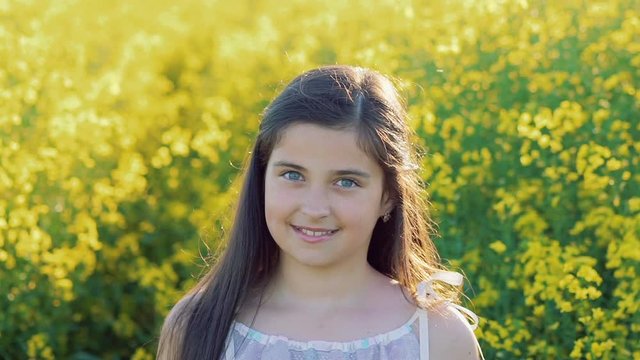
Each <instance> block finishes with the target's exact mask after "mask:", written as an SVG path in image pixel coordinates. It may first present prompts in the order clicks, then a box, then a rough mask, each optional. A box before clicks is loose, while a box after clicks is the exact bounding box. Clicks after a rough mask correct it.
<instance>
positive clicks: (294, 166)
mask: <svg viewBox="0 0 640 360" xmlns="http://www.w3.org/2000/svg"><path fill="white" fill-rule="evenodd" d="M273 166H274V167H289V168H292V169H296V170H300V171H306V170H307V169H305V168H304V167H303V166H300V165H298V164H294V163H290V162H287V161H276V162H275V163H273ZM334 174H336V175H340V176H345V175H352V176H358V177H361V178H366V179H368V178H370V177H371V175H369V173H367V172H364V171H362V170H356V169H341V170H335V171H334Z"/></svg>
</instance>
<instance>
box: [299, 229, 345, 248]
mask: <svg viewBox="0 0 640 360" xmlns="http://www.w3.org/2000/svg"><path fill="white" fill-rule="evenodd" d="M291 228H292V229H293V231H294V232H295V233H296V234H297V235H298V236H299V237H300V238H301V239H302V240H303V241H304V242H307V243H311V244H315V243H319V242H323V241H327V240H329V239H331V238H332V237H333V236H334V235H335V234H336V233H337V232H338V231H339V229H324V228H312V227H306V226H296V225H291ZM302 229H305V230H308V231H313V232H329V233H328V234H326V235H320V236H313V235H309V234H306V233H304V232H302Z"/></svg>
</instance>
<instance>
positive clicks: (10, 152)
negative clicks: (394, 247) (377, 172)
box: [0, 0, 640, 360]
mask: <svg viewBox="0 0 640 360" xmlns="http://www.w3.org/2000/svg"><path fill="white" fill-rule="evenodd" d="M335 63H346V64H354V65H360V66H366V67H371V68H374V69H377V70H379V71H380V72H383V73H386V74H389V75H390V76H392V77H393V78H394V79H395V80H394V81H395V83H396V84H397V86H398V87H399V88H400V89H401V91H402V94H403V96H404V97H405V98H406V99H407V106H408V109H409V113H410V122H411V124H412V126H413V128H414V129H415V130H416V134H417V136H416V138H415V139H414V140H415V143H416V145H417V146H419V147H420V148H421V149H422V151H423V153H424V154H425V155H424V157H423V158H422V162H423V166H424V172H423V178H424V180H425V181H426V182H427V183H428V187H429V193H430V196H431V203H432V207H433V209H432V215H433V217H434V218H435V220H436V221H437V222H438V224H439V229H438V231H439V235H438V237H436V238H435V242H436V244H437V246H438V248H439V250H440V253H441V256H442V258H443V259H444V261H445V262H446V263H447V264H449V266H450V267H451V268H452V269H453V270H456V271H461V272H463V273H464V274H465V276H466V277H467V283H466V286H465V294H466V295H467V297H468V299H467V300H465V301H464V302H463V305H465V306H467V307H469V308H471V309H472V310H473V311H475V312H476V313H477V314H479V315H480V317H481V322H480V328H479V330H477V331H476V334H477V336H478V337H479V339H480V342H481V345H482V347H483V349H484V352H485V355H486V358H487V359H569V358H572V359H640V315H639V314H640V312H639V310H640V309H639V308H640V281H639V280H638V274H639V272H640V171H639V169H640V164H639V162H640V157H639V153H640V106H639V105H640V89H639V88H638V85H639V84H640V2H639V1H637V0H606V1H595V0H594V1H587V0H567V1H546V0H531V1H527V0H494V1H489V0H486V1H481V0H477V1H472V0H449V1H446V0H428V1H427V0H424V1H419V0H376V1H370V0H368V1H364V0H353V1H346V0H333V1H313V2H311V1H301V0H291V1H286V2H282V1H276V0H264V1H260V0H235V1H231V2H227V1H218V0H183V1H179V2H176V1H166V0H154V1H150V0H129V1H98V0H84V1H81V0H56V1H53V0H0V309H2V310H1V311H0V358H2V359H27V358H29V359H54V358H56V359H75V360H90V359H128V358H133V359H151V358H153V357H154V354H155V349H156V346H157V339H158V334H159V328H160V326H161V324H162V320H163V318H164V316H165V315H166V314H167V312H168V311H169V309H170V308H171V306H172V305H173V304H174V303H175V302H176V301H177V300H178V299H179V298H180V296H181V294H183V293H184V291H185V290H186V289H188V288H190V287H191V286H192V285H193V284H194V282H195V280H196V279H197V278H198V276H199V275H200V274H201V273H202V272H203V271H206V270H207V265H206V262H205V260H204V259H205V258H207V257H208V256H213V255H215V253H216V252H217V250H218V249H219V244H220V239H221V238H222V236H223V234H224V231H225V229H227V228H228V224H229V221H230V213H231V211H230V209H232V207H233V203H234V200H235V198H236V195H237V191H238V186H237V180H236V178H237V175H238V174H239V173H240V171H241V169H242V166H243V161H244V159H245V158H246V156H247V154H248V151H249V147H250V145H251V142H252V138H253V136H254V135H255V133H256V130H257V125H258V121H259V116H260V112H261V111H262V110H263V109H264V107H265V106H266V105H267V104H268V102H269V101H270V100H271V99H272V98H273V97H274V96H275V95H276V93H277V92H278V90H280V89H282V88H283V87H284V85H285V84H286V83H287V82H288V81H289V80H291V79H292V78H293V77H294V76H296V75H297V74H299V73H301V72H303V71H305V70H308V69H311V68H313V67H317V66H319V65H324V64H335Z"/></svg>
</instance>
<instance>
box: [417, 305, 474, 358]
mask: <svg viewBox="0 0 640 360" xmlns="http://www.w3.org/2000/svg"><path fill="white" fill-rule="evenodd" d="M428 317H429V348H430V351H429V353H430V355H431V358H432V359H435V360H438V359H451V360H468V359H469V360H470V359H473V360H475V359H479V358H480V355H479V353H478V345H477V343H478V340H477V339H476V336H475V334H474V333H473V329H472V328H471V325H469V323H468V321H467V319H466V318H465V317H464V316H463V315H462V314H461V313H460V312H459V311H458V310H457V309H456V308H455V307H453V306H452V305H451V304H448V303H442V304H439V305H436V306H434V307H433V308H431V309H429V310H428Z"/></svg>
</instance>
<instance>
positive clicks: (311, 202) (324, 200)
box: [301, 186, 331, 219]
mask: <svg viewBox="0 0 640 360" xmlns="http://www.w3.org/2000/svg"><path fill="white" fill-rule="evenodd" d="M301 211H302V213H303V214H304V215H306V216H308V217H309V218H312V219H321V218H324V217H327V216H329V214H331V204H330V201H329V194H328V193H327V190H326V189H324V188H323V187H321V186H313V187H310V188H308V189H307V191H306V192H305V194H304V195H303V198H302V202H301Z"/></svg>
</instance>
